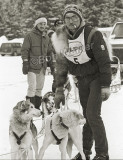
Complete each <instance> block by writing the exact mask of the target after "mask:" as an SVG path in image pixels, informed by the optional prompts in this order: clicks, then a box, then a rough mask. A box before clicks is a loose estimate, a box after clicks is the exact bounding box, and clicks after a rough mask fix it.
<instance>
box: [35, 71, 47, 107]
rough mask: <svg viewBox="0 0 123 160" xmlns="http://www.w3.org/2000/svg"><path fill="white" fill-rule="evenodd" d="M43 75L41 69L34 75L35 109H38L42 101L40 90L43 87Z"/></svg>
mask: <svg viewBox="0 0 123 160" xmlns="http://www.w3.org/2000/svg"><path fill="white" fill-rule="evenodd" d="M44 81H45V74H44V71H43V69H42V70H41V71H40V73H39V74H36V93H35V107H36V108H37V109H40V105H41V100H42V89H43V86H44Z"/></svg>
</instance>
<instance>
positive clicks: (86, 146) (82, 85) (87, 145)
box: [78, 78, 93, 157]
mask: <svg viewBox="0 0 123 160" xmlns="http://www.w3.org/2000/svg"><path fill="white" fill-rule="evenodd" d="M89 83H90V80H88V79H87V78H84V79H82V80H80V81H79V83H78V89H79V96H80V103H81V105H82V109H83V115H84V117H85V118H86V123H85V124H84V126H83V150H84V153H85V155H86V156H87V157H89V156H90V155H91V153H92V152H91V148H92V146H93V133H92V130H91V127H90V125H89V123H88V119H87V115H86V110H87V104H88V97H89V94H90V89H89Z"/></svg>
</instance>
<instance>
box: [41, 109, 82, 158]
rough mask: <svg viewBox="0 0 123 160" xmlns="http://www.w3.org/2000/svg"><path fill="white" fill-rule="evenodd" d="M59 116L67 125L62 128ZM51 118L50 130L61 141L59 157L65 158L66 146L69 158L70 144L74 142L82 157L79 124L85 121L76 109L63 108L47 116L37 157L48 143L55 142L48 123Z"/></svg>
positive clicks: (42, 152)
mask: <svg viewBox="0 0 123 160" xmlns="http://www.w3.org/2000/svg"><path fill="white" fill-rule="evenodd" d="M60 117H62V122H63V123H64V124H65V125H66V126H67V127H68V129H66V128H64V127H63V126H62V125H61V123H60ZM51 120H52V130H53V132H54V133H55V135H56V136H57V137H58V138H59V139H61V138H62V141H61V143H60V144H59V149H60V151H61V159H66V148H67V153H68V155H69V157H70V158H71V153H72V145H73V144H74V145H75V146H76V147H77V149H78V151H79V152H80V154H81V156H82V158H83V159H85V155H84V153H83V148H82V131H81V128H80V126H79V125H80V124H84V123H85V119H84V117H83V116H82V115H81V114H80V113H79V112H78V111H76V110H65V111H62V112H57V113H56V114H54V115H53V116H52V117H48V118H47V120H46V125H45V137H44V141H43V145H42V147H41V149H40V152H39V159H42V158H43V155H44V152H45V150H46V149H47V147H48V146H49V145H50V144H52V143H53V144H54V143H55V144H56V139H55V138H54V136H53V134H52V132H51V128H50V123H51Z"/></svg>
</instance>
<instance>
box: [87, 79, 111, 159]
mask: <svg viewBox="0 0 123 160" xmlns="http://www.w3.org/2000/svg"><path fill="white" fill-rule="evenodd" d="M101 105H102V100H101V86H100V81H99V78H98V79H95V80H93V81H92V82H91V84H90V94H89V99H88V103H87V109H86V116H87V119H88V122H89V125H90V127H91V129H92V132H93V136H94V140H95V151H96V154H97V155H104V156H106V155H108V142H107V138H106V132H105V127H104V124H103V121H102V118H101Z"/></svg>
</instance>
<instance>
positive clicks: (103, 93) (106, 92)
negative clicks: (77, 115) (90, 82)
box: [101, 87, 111, 101]
mask: <svg viewBox="0 0 123 160" xmlns="http://www.w3.org/2000/svg"><path fill="white" fill-rule="evenodd" d="M110 94H111V93H110V87H102V88H101V97H102V101H106V100H107V99H108V98H109V96H110Z"/></svg>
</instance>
